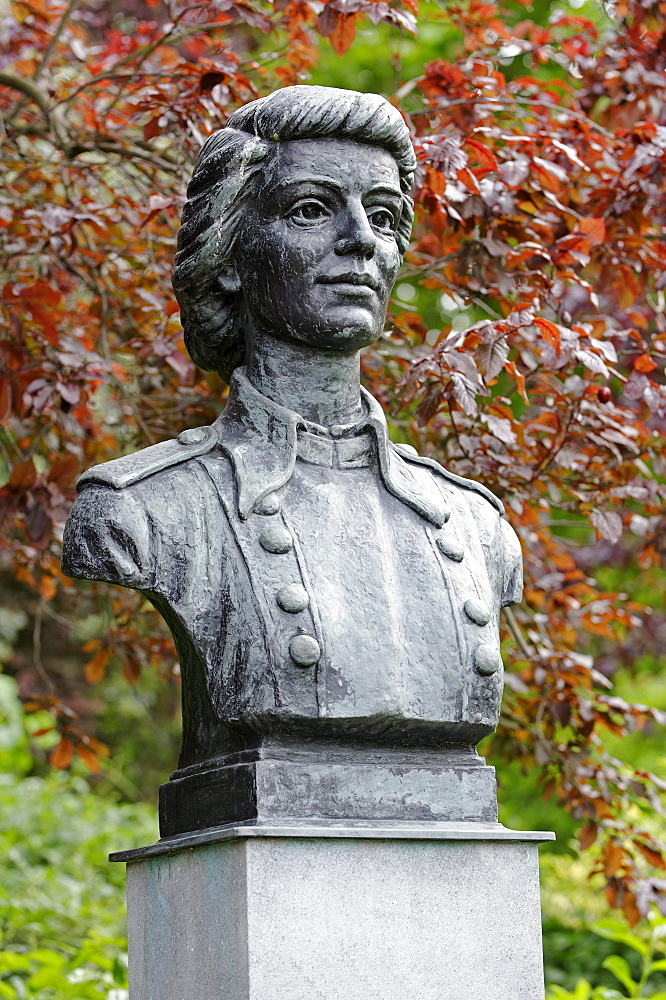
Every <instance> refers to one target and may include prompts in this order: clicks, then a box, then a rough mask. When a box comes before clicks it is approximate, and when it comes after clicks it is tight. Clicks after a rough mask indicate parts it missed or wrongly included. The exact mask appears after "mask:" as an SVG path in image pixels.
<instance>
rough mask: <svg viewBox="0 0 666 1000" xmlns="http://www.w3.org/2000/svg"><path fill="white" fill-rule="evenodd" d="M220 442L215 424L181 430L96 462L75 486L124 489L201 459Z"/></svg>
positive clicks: (78, 488)
mask: <svg viewBox="0 0 666 1000" xmlns="http://www.w3.org/2000/svg"><path fill="white" fill-rule="evenodd" d="M217 444H218V433H217V430H216V428H215V427H214V426H212V427H193V428H191V429H190V430H185V431H182V432H181V433H180V434H179V435H178V437H177V438H173V439H171V440H170V441H161V442H160V443H159V444H153V445H150V447H148V448H143V449H142V450H141V451H137V452H135V453H134V454H133V455H124V456H123V457H122V458H114V459H112V460H111V461H110V462H103V463H102V464H101V465H93V466H92V468H90V469H88V470H87V471H86V472H84V473H83V475H82V476H80V477H79V479H78V481H77V483H76V488H77V490H78V491H81V490H82V489H83V488H84V487H86V486H92V485H95V486H110V487H111V488H112V489H114V490H122V489H125V487H127V486H133V485H134V484H135V483H138V482H140V481H141V480H142V479H147V478H148V477H149V476H154V475H155V473H157V472H163V471H164V469H170V468H173V467H174V466H177V465H181V464H182V463H183V462H187V461H188V460H189V459H191V458H198V457H199V456H201V455H206V454H208V452H210V451H212V450H213V448H214V447H215V446H216V445H217Z"/></svg>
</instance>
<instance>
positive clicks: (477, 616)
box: [463, 597, 491, 625]
mask: <svg viewBox="0 0 666 1000" xmlns="http://www.w3.org/2000/svg"><path fill="white" fill-rule="evenodd" d="M463 607H464V609H465V614H466V615H467V617H468V618H469V619H470V621H473V622H474V623H475V624H476V625H487V624H488V622H489V621H490V617H491V615H490V609H489V608H487V607H486V605H485V604H481V602H480V601H477V600H476V599H475V598H474V597H470V599H469V600H468V601H465V603H464V605H463Z"/></svg>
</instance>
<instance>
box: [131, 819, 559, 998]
mask: <svg viewBox="0 0 666 1000" xmlns="http://www.w3.org/2000/svg"><path fill="white" fill-rule="evenodd" d="M550 839H553V835H552V834H548V833H529V832H528V833H517V832H515V831H511V830H507V829H505V828H504V827H502V826H501V825H500V824H498V823H488V824H483V823H469V824H466V823H457V824H456V823H432V822H431V823H414V824H408V823H402V824H393V825H390V824H382V823H376V822H375V823H350V824H337V825H336V824H331V823H330V822H328V823H325V822H320V823H312V824H309V825H306V824H303V825H294V826H291V827H290V826H286V825H280V826H256V825H254V826H253V825H246V826H243V825H237V826H229V827H227V828H220V829H217V830H209V831H204V832H201V833H199V834H190V835H187V836H184V837H179V838H172V839H171V841H168V840H167V841H161V842H160V843H159V844H156V845H154V846H153V847H149V848H145V849H141V850H137V851H127V852H124V853H122V854H117V855H113V856H112V858H113V860H119V861H120V860H123V861H127V862H128V868H127V893H128V914H129V916H128V930H129V958H130V1000H543V996H544V986H543V963H542V952H541V918H540V906H539V873H538V847H537V845H538V842H539V841H543V840H550Z"/></svg>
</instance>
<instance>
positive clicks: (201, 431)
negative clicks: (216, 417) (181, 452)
mask: <svg viewBox="0 0 666 1000" xmlns="http://www.w3.org/2000/svg"><path fill="white" fill-rule="evenodd" d="M209 433H210V427H190V429H189V430H187V431H181V432H180V434H179V435H178V443H179V444H203V442H204V441H206V440H207V439H208V435H209Z"/></svg>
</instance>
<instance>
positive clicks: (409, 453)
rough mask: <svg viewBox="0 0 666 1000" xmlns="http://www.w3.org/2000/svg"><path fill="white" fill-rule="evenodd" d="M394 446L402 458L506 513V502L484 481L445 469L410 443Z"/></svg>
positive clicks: (500, 512)
mask: <svg viewBox="0 0 666 1000" xmlns="http://www.w3.org/2000/svg"><path fill="white" fill-rule="evenodd" d="M393 448H394V449H395V451H397V452H398V454H399V455H400V457H401V458H404V459H405V461H407V462H413V463H414V464H415V465H421V466H425V468H427V469H430V470H431V471H432V472H434V473H435V474H436V475H438V476H442V478H443V479H446V481H447V482H449V483H453V484H454V485H455V486H459V487H460V488H461V489H463V490H471V491H472V492H473V493H477V494H478V495H479V496H481V497H483V498H484V500H487V501H488V503H489V504H491V506H493V507H494V508H495V510H496V511H497V512H498V514H504V504H503V503H502V501H501V500H500V499H499V497H496V496H495V494H494V493H492V492H491V490H489V489H488V487H487V486H483V484H482V483H477V482H475V481H474V480H473V479H464V478H463V476H456V475H455V473H453V472H449V470H448V469H445V468H444V466H443V465H440V464H439V462H436V461H435V459H434V458H425V457H423V456H421V455H419V453H418V452H417V450H416V448H413V447H412V446H411V445H410V444H394V445H393Z"/></svg>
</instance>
